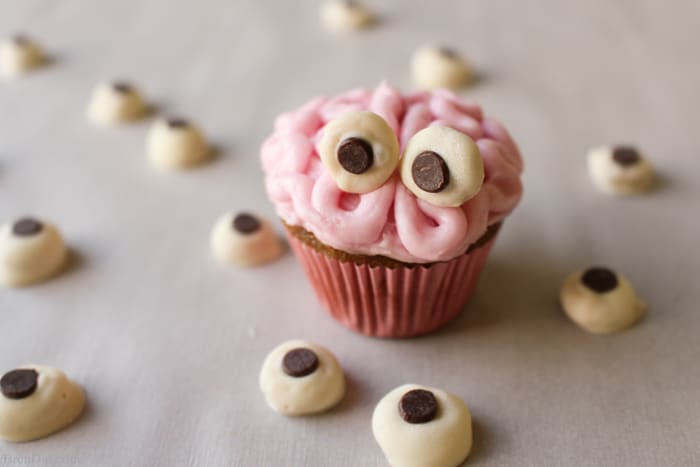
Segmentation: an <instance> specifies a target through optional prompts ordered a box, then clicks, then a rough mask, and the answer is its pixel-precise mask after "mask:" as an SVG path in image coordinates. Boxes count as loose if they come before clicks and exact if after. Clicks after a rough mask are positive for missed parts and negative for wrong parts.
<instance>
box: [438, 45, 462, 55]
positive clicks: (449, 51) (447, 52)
mask: <svg viewBox="0 0 700 467" xmlns="http://www.w3.org/2000/svg"><path fill="white" fill-rule="evenodd" d="M438 50H439V51H440V54H442V55H443V56H444V57H447V58H457V57H458V56H459V54H458V53H457V51H456V50H455V49H451V48H449V47H440V48H439V49H438Z"/></svg>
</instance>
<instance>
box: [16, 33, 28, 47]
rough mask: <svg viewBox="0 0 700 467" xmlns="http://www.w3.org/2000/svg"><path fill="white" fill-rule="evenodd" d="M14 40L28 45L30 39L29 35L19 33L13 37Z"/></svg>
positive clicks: (19, 43) (17, 43) (18, 43)
mask: <svg viewBox="0 0 700 467" xmlns="http://www.w3.org/2000/svg"><path fill="white" fill-rule="evenodd" d="M12 42H14V43H15V44H16V45H26V44H28V43H29V39H28V38H27V36H23V35H21V34H17V35H16V36H13V37H12Z"/></svg>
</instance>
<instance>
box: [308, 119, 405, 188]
mask: <svg viewBox="0 0 700 467" xmlns="http://www.w3.org/2000/svg"><path fill="white" fill-rule="evenodd" d="M319 155H320V157H321V161H322V162H323V165H324V166H325V167H326V170H328V172H329V174H330V176H331V177H332V178H333V180H335V182H336V184H337V185H338V187H339V188H340V189H341V190H343V191H346V192H348V193H368V192H370V191H374V190H376V189H377V188H379V187H380V186H382V185H383V184H384V182H386V181H387V180H388V179H389V177H391V175H392V174H393V173H394V170H396V167H397V165H398V163H399V142H398V140H397V138H396V134H395V133H394V130H393V129H392V128H391V127H390V126H389V124H388V123H387V122H386V121H384V119H383V118H382V117H380V116H379V115H377V114H375V113H372V112H367V111H359V112H347V113H344V114H342V115H341V116H339V117H338V118H336V119H335V120H332V121H330V122H329V123H328V124H326V126H325V127H324V128H323V135H322V137H321V140H320V142H319Z"/></svg>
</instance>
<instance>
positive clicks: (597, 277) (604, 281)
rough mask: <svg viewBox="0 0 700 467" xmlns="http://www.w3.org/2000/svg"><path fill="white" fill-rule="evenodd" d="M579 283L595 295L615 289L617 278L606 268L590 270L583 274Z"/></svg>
mask: <svg viewBox="0 0 700 467" xmlns="http://www.w3.org/2000/svg"><path fill="white" fill-rule="evenodd" d="M581 282H583V284H584V285H585V286H586V287H588V288H589V289H591V290H592V291H594V292H597V293H605V292H609V291H611V290H614V289H615V288H616V287H617V276H616V275H615V273H614V272H612V271H611V270H610V269H608V268H601V267H595V268H590V269H588V270H587V271H586V272H584V273H583V276H582V277H581Z"/></svg>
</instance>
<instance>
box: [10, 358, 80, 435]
mask: <svg viewBox="0 0 700 467" xmlns="http://www.w3.org/2000/svg"><path fill="white" fill-rule="evenodd" d="M84 407H85V393H84V391H83V389H82V388H81V387H80V386H79V385H78V384H76V383H74V382H73V381H71V380H70V379H69V378H68V377H67V376H66V375H65V373H63V372H62V371H61V370H58V369H56V368H50V367H47V366H41V365H26V366H23V367H21V368H16V369H14V370H11V371H8V372H7V373H5V374H3V375H2V377H0V439H2V440H5V441H10V442H26V441H33V440H35V439H39V438H43V437H45V436H48V435H50V434H52V433H54V432H56V431H59V430H61V429H63V428H65V427H66V426H68V425H70V424H71V423H73V421H75V420H76V419H77V418H78V417H79V416H80V414H81V413H82V411H83V408H84Z"/></svg>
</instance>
